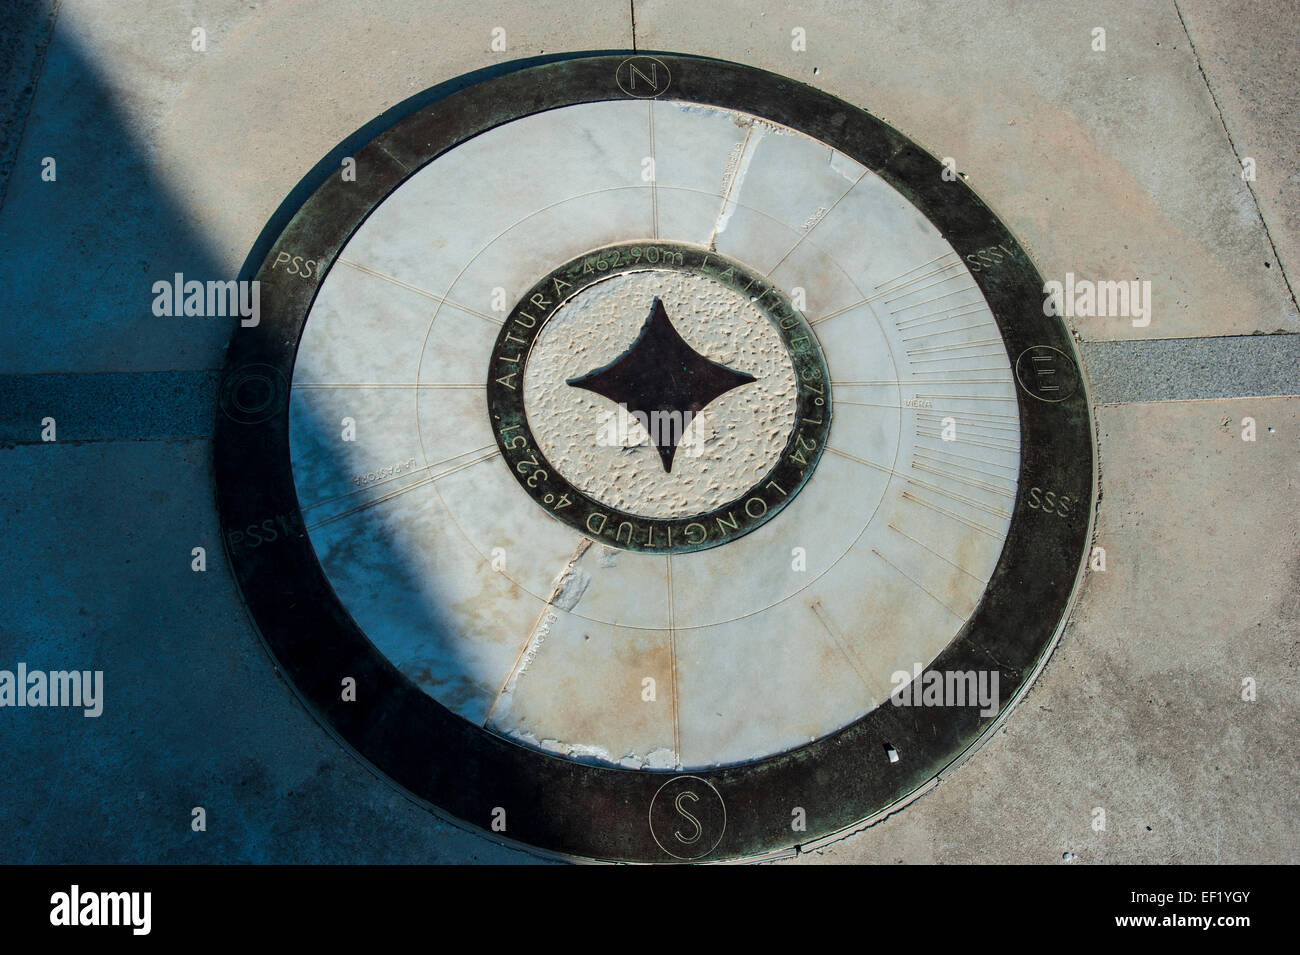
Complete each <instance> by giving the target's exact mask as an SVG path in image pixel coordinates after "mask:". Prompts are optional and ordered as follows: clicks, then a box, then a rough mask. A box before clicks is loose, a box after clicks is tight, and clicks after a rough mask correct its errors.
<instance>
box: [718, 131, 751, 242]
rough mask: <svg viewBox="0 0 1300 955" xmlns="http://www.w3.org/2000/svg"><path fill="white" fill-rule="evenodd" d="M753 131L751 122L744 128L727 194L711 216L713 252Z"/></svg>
mask: <svg viewBox="0 0 1300 955" xmlns="http://www.w3.org/2000/svg"><path fill="white" fill-rule="evenodd" d="M753 132H754V126H753V124H752V123H751V124H750V125H749V126H748V127H747V128H746V129H745V141H744V143H743V144H742V145H741V147H740V155H739V156H737V157H736V168H735V170H734V171H733V172H732V173H731V178H730V179H729V180H728V181H727V194H726V195H725V196H723V197H722V206H721V207H720V208H719V209H718V214H717V215H716V216H714V217H713V231H712V232H711V233H709V248H710V249H712V250H713V251H714V252H716V251H717V250H718V246H717V243H718V223H719V222H721V221H722V216H723V214H724V213H725V212H726V211H727V203H729V202H730V201H731V193H732V190H734V189H735V188H736V180H738V179H739V178H740V170H741V166H742V165H743V164H744V162H745V153H747V152H748V151H749V137H750V136H751V135H752V134H753Z"/></svg>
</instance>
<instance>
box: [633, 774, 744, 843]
mask: <svg viewBox="0 0 1300 955" xmlns="http://www.w3.org/2000/svg"><path fill="white" fill-rule="evenodd" d="M726 831H727V807H726V804H725V803H723V801H722V794H721V793H719V792H718V791H717V790H716V789H714V788H713V786H712V784H710V783H709V781H708V780H707V779H701V778H700V777H699V776H674V777H673V778H672V779H670V780H668V782H666V783H664V784H663V785H662V786H660V787H659V791H658V792H656V793H655V795H654V799H652V800H650V832H651V834H652V835H653V836H654V839H655V842H656V843H657V844H658V845H659V848H661V849H663V850H664V852H666V853H668V854H669V855H670V856H672V857H673V858H674V859H683V860H686V861H692V860H695V859H703V858H705V857H706V856H708V855H709V854H710V853H711V852H713V850H714V849H716V848H717V846H718V843H719V842H720V841H721V839H722V835H723V833H725V832H726Z"/></svg>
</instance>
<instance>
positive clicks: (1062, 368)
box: [1016, 345, 1079, 401]
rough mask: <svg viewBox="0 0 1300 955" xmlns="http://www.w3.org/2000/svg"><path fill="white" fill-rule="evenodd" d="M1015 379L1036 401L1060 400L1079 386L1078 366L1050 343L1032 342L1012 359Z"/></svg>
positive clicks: (1068, 395)
mask: <svg viewBox="0 0 1300 955" xmlns="http://www.w3.org/2000/svg"><path fill="white" fill-rule="evenodd" d="M1016 380H1017V381H1019V382H1020V387H1021V388H1023V389H1025V391H1027V392H1029V394H1031V395H1033V396H1034V397H1035V398H1037V399H1038V400H1040V401H1064V400H1065V399H1066V398H1068V397H1070V396H1071V395H1072V394H1074V392H1075V391H1076V390H1077V389H1078V387H1079V369H1078V368H1077V367H1075V364H1074V362H1073V361H1071V360H1070V356H1069V355H1066V354H1065V353H1064V352H1062V351H1058V350H1057V349H1055V348H1053V347H1052V346H1051V345H1033V346H1031V347H1029V348H1026V349H1025V350H1024V351H1023V352H1021V353H1020V357H1019V358H1017V359H1016Z"/></svg>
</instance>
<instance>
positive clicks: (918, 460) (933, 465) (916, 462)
mask: <svg viewBox="0 0 1300 955" xmlns="http://www.w3.org/2000/svg"><path fill="white" fill-rule="evenodd" d="M925 450H926V449H925V448H917V449H916V451H915V453H914V454H913V456H912V466H913V467H918V468H919V467H921V466H922V465H929V467H930V471H931V473H944V472H942V471H937V469H938V468H939V467H940V466H942V467H945V468H957V469H958V470H961V471H972V472H974V473H975V474H982V475H984V477H989V478H993V479H994V480H995V481H1006V482H1007V483H1008V484H1010V485H1011V488H1010V489H1007V488H998V490H999V491H1000V492H1002V493H1005V494H1007V495H1008V496H1014V494H1015V490H1014V489H1015V485H1016V479H1015V478H1013V477H1008V476H1007V475H1005V474H994V473H993V472H992V471H981V470H980V469H979V468H973V467H971V466H970V465H969V464H958V463H957V462H956V461H945V460H944V459H943V458H936V457H934V456H933V455H929V454H925V453H924V452H925ZM967 460H974V459H971V458H968V459H967ZM981 463H982V464H987V465H989V467H1003V468H1006V469H1007V470H1008V471H1010V470H1014V469H1013V468H1011V467H1009V466H1007V465H1004V464H993V463H992V462H988V461H983V462H981ZM947 473H952V472H951V471H950V472H947Z"/></svg>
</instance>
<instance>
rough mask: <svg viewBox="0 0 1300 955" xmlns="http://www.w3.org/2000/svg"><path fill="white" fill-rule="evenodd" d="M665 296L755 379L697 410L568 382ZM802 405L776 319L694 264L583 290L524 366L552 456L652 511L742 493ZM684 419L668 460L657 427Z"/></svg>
mask: <svg viewBox="0 0 1300 955" xmlns="http://www.w3.org/2000/svg"><path fill="white" fill-rule="evenodd" d="M656 298H657V299H659V300H660V301H661V302H662V304H663V307H664V310H665V312H666V314H667V316H668V318H669V321H670V322H671V323H672V325H673V327H674V329H675V330H676V331H677V333H678V334H679V335H681V336H682V338H684V339H685V340H686V342H687V343H688V344H689V345H690V346H691V347H692V348H694V349H695V350H696V351H697V352H699V353H700V354H701V355H703V356H704V357H706V358H708V359H710V360H711V361H714V362H717V363H719V364H722V365H725V366H726V367H728V368H731V369H734V370H735V371H738V372H742V373H744V374H747V375H750V376H752V377H753V378H754V379H755V380H754V381H752V382H750V383H748V384H745V385H743V386H741V387H737V388H734V389H732V390H730V391H727V392H726V393H725V394H723V395H720V396H719V397H717V398H715V399H714V400H712V401H711V402H709V403H708V405H707V406H706V407H705V408H704V409H703V410H702V411H701V412H699V413H698V414H697V415H695V416H694V417H693V418H689V415H688V416H684V417H681V418H674V417H671V416H669V415H645V414H644V413H642V414H641V415H639V416H638V415H637V414H635V413H629V411H628V410H627V406H626V404H623V405H619V404H616V403H615V402H613V401H611V400H610V399H609V398H606V397H603V396H601V395H599V394H596V393H594V392H592V391H589V390H586V389H584V388H580V387H575V386H574V385H572V384H569V383H568V382H570V381H571V380H573V379H576V378H579V377H581V376H583V375H585V374H588V373H589V372H591V371H592V369H597V368H601V367H603V366H607V365H610V364H611V363H613V362H614V361H615V360H616V359H618V358H619V356H620V355H622V354H624V353H625V352H626V351H627V350H628V348H629V347H630V346H631V345H632V343H633V342H634V341H635V340H636V338H637V336H638V335H639V334H640V332H641V331H642V329H643V328H644V326H645V324H646V321H647V318H648V315H649V310H650V308H651V305H652V303H653V302H654V300H655V299H656ZM674 373H677V374H680V373H681V372H680V369H673V368H665V369H663V374H664V375H672V374H674ZM796 408H797V383H796V381H795V371H794V365H793V363H792V361H791V359H790V355H789V353H788V351H787V350H786V347H785V345H784V343H783V342H782V340H781V336H780V334H779V333H778V332H777V330H776V328H775V327H774V326H773V324H772V322H771V321H770V320H769V319H768V318H767V316H766V315H765V314H764V313H763V311H762V310H760V309H759V307H758V306H757V305H756V304H755V303H754V302H753V301H751V299H750V298H749V297H748V296H746V295H743V294H742V293H740V292H738V291H735V290H733V289H730V288H727V287H726V286H724V285H722V284H720V283H718V282H715V281H713V280H712V279H710V278H708V277H707V276H704V275H698V274H694V273H690V272H682V271H672V270H665V269H653V270H646V271H639V272H624V273H621V274H618V275H614V276H611V277H610V278H607V279H604V280H603V281H601V282H597V283H596V284H594V285H591V286H588V287H587V288H585V289H583V290H581V291H580V292H578V293H577V294H575V295H574V296H573V297H572V298H570V299H569V300H568V301H567V302H565V303H564V304H563V305H561V306H560V307H559V308H558V309H557V310H556V312H555V314H554V315H553V316H552V317H551V319H550V321H549V322H547V324H546V326H545V327H544V328H543V329H542V330H541V331H540V332H539V333H538V336H537V340H536V342H535V344H534V345H533V349H532V352H531V354H530V355H529V358H528V364H527V366H526V368H525V371H524V409H525V413H526V414H527V416H528V422H529V425H530V426H531V428H532V432H533V435H534V437H535V438H536V440H537V444H538V447H539V448H540V449H541V451H542V453H543V454H544V455H545V457H546V459H547V460H548V461H550V462H551V464H552V465H553V466H554V467H555V469H556V470H557V471H558V472H559V473H560V474H562V475H563V476H564V477H565V478H567V479H568V480H569V482H570V483H571V484H573V485H574V486H575V487H577V488H578V489H579V490H581V491H583V492H584V493H586V494H587V495H589V496H590V497H591V498H593V499H594V500H596V501H598V502H600V503H602V504H605V505H608V506H610V507H613V508H617V509H619V510H621V511H625V512H628V513H631V514H636V515H640V516H644V517H658V518H674V517H685V516H688V515H692V514H700V513H703V512H705V511H709V510H712V509H714V508H717V507H721V506H722V505H724V504H726V503H728V502H729V501H734V500H736V499H737V498H738V497H740V496H741V495H742V494H743V493H744V492H745V491H746V490H747V489H748V488H750V487H752V486H753V485H755V484H756V483H758V481H759V479H760V478H761V477H763V475H765V474H767V472H768V471H770V470H771V469H772V467H773V466H774V465H775V464H776V462H777V459H778V458H779V457H780V455H781V452H782V450H783V449H784V448H785V447H786V444H787V442H788V441H789V439H790V433H791V431H792V430H793V428H794V422H795V416H796ZM687 418H689V420H686V419H687ZM672 429H679V430H678V433H679V434H680V435H681V440H680V442H679V444H678V448H677V453H676V454H675V456H674V457H673V460H672V469H671V471H666V470H665V467H664V465H663V462H662V461H661V458H660V455H659V454H657V453H656V450H655V446H654V444H653V443H652V440H651V437H652V436H651V434H650V433H649V432H650V431H651V430H658V432H659V436H660V439H661V440H666V439H667V438H668V432H669V431H671V430H672Z"/></svg>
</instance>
